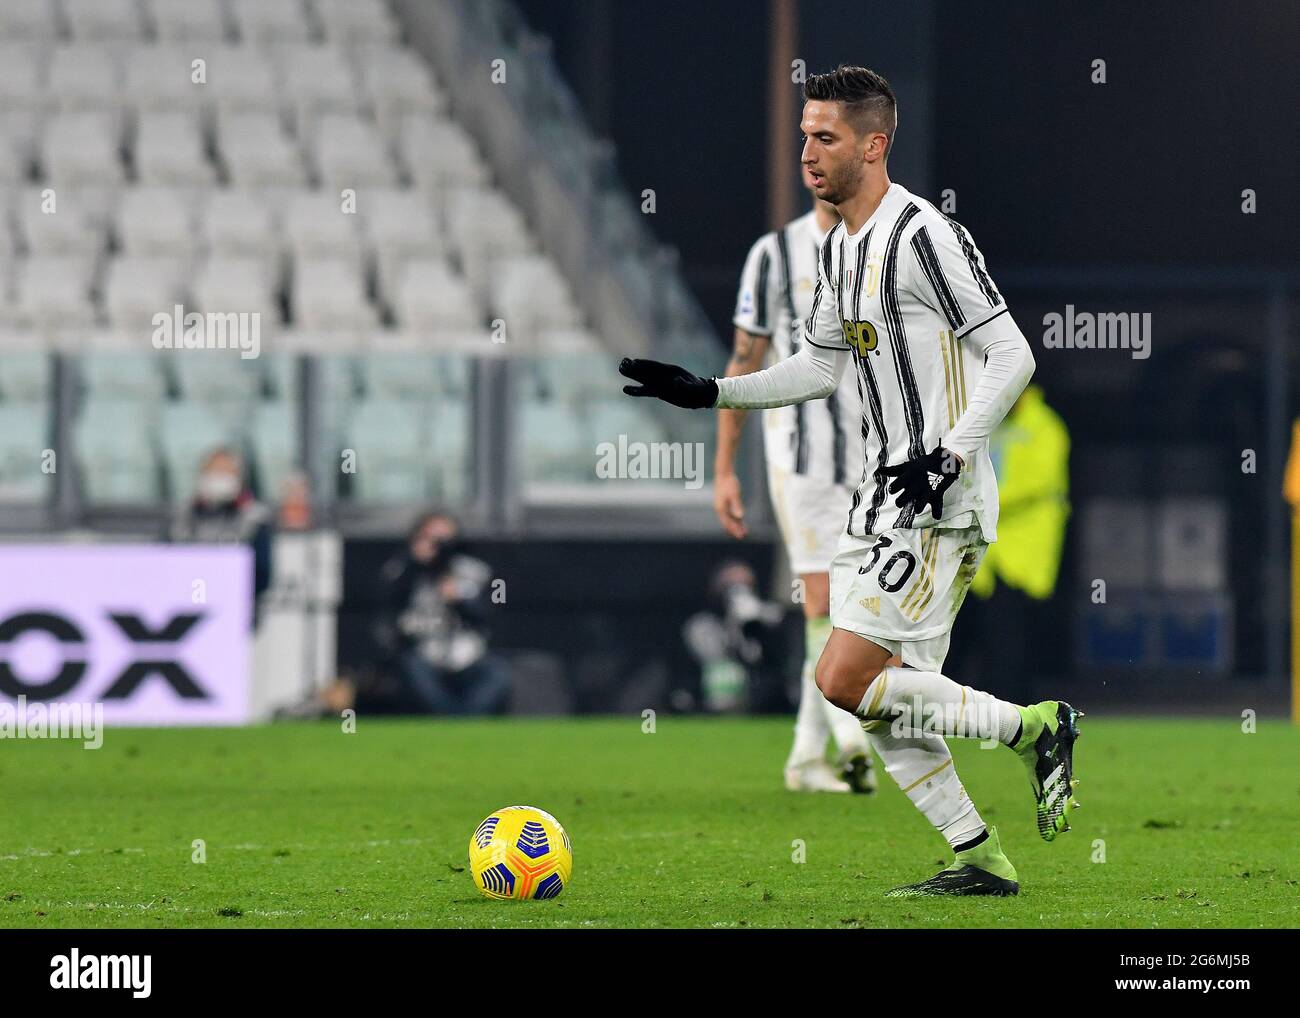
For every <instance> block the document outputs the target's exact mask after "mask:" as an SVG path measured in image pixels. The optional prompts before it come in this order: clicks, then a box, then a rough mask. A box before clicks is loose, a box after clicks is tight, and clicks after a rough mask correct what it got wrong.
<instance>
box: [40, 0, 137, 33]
mask: <svg viewBox="0 0 1300 1018" xmlns="http://www.w3.org/2000/svg"><path fill="white" fill-rule="evenodd" d="M60 3H61V4H62V6H63V14H64V17H66V18H67V20H68V27H69V29H71V31H72V36H73V38H74V39H84V40H86V41H88V42H91V41H93V42H107V41H115V40H121V39H139V38H141V37H142V36H143V34H144V25H143V24H142V23H141V19H140V8H139V6H138V5H137V4H136V2H135V0H60Z"/></svg>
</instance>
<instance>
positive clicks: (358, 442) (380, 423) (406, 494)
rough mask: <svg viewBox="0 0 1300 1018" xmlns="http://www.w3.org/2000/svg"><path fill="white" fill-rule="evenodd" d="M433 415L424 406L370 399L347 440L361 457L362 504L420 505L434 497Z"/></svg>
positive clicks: (358, 484) (356, 483)
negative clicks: (431, 482)
mask: <svg viewBox="0 0 1300 1018" xmlns="http://www.w3.org/2000/svg"><path fill="white" fill-rule="evenodd" d="M427 429H428V414H427V413H426V412H425V407H424V405H423V404H420V403H399V402H397V401H396V400H387V399H386V400H365V401H363V402H361V403H359V404H357V406H356V407H355V409H354V411H353V412H352V414H351V419H350V421H349V422H348V426H347V432H346V435H345V438H344V441H345V443H346V447H347V448H351V449H352V450H353V451H354V452H355V453H356V473H355V475H353V477H352V480H353V492H352V497H353V499H354V500H355V501H357V502H362V503H386V502H419V501H424V500H426V499H428V497H429V449H428V445H427V441H428V430H427Z"/></svg>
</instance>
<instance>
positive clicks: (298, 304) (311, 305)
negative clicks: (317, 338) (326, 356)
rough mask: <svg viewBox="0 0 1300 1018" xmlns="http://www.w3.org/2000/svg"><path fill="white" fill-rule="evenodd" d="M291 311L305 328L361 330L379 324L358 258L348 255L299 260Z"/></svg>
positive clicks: (295, 273) (294, 278) (295, 271)
mask: <svg viewBox="0 0 1300 1018" xmlns="http://www.w3.org/2000/svg"><path fill="white" fill-rule="evenodd" d="M291 313H292V316H293V319H294V321H295V322H296V323H297V324H299V325H300V326H302V327H303V328H305V329H320V330H336V331H337V330H346V331H351V332H360V331H363V330H365V329H369V328H373V327H374V325H375V311H374V308H372V307H371V306H370V304H369V303H367V301H366V291H365V286H364V285H363V282H362V278H361V275H360V273H359V272H358V271H357V265H356V262H355V261H353V260H348V259H340V258H334V259H320V258H312V259H300V260H298V261H296V262H295V263H294V267H293V301H292V308H291Z"/></svg>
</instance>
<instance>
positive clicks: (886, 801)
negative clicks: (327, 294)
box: [0, 714, 1300, 928]
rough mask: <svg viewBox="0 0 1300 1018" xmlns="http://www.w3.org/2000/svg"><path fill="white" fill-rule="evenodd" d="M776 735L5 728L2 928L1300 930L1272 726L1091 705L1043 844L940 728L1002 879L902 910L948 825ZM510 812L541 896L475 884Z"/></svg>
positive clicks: (968, 753) (1008, 796) (1029, 813)
mask: <svg viewBox="0 0 1300 1018" xmlns="http://www.w3.org/2000/svg"><path fill="white" fill-rule="evenodd" d="M790 726H791V722H790V720H787V719H722V720H713V719H698V718H689V719H687V718H678V717H672V716H668V715H661V716H660V718H659V720H658V725H657V729H658V730H657V732H656V733H654V734H643V733H642V731H641V718H640V717H632V718H626V719H624V718H600V719H590V720H588V719H566V720H551V719H547V720H520V719H507V720H493V721H470V722H454V721H441V720H439V721H433V720H407V721H399V720H367V719H366V718H364V717H363V718H361V719H360V722H359V726H358V731H357V733H356V734H344V733H343V732H342V731H341V729H340V725H339V724H337V723H319V724H286V725H277V726H272V727H259V728H249V729H215V730H185V731H166V730H119V731H113V730H110V731H109V732H107V733H106V736H105V742H104V746H103V748H102V749H99V750H96V751H88V750H84V749H82V748H81V745H80V743H71V742H54V741H45V742H37V741H25V742H17V741H9V740H6V741H4V742H0V782H3V789H4V791H3V794H2V795H0V926H6V927H14V926H30V927H74V928H75V927H114V926H127V927H174V926H185V927H189V926H209V927H234V928H239V927H253V926H271V927H311V926H450V927H480V926H482V927H553V926H566V927H584V926H606V927H621V926H673V927H676V926H704V927H710V926H719V927H744V926H750V927H759V926H762V927H800V926H827V927H856V926H881V927H945V926H965V927H986V926H1004V927H1007V926H1011V927H1048V928H1050V927H1067V926H1094V927H1111V926H1119V927H1218V926H1225V927H1235V926H1268V927H1295V926H1297V925H1300V853H1297V851H1296V845H1297V830H1298V828H1300V768H1297V766H1296V763H1297V761H1300V730H1297V729H1294V728H1292V727H1290V726H1287V725H1283V724H1279V723H1265V724H1261V726H1260V729H1259V731H1258V733H1256V734H1249V735H1247V734H1243V733H1242V732H1241V729H1240V722H1239V720H1238V719H1236V718H1227V719H1225V720H1224V721H1222V722H1211V721H1190V720H1134V719H1118V718H1107V717H1099V716H1096V715H1095V714H1091V715H1090V716H1089V717H1088V718H1087V719H1086V720H1085V721H1084V722H1083V737H1082V739H1081V740H1080V743H1079V746H1078V750H1077V753H1076V766H1077V775H1078V776H1079V777H1080V778H1081V779H1082V784H1081V785H1080V787H1079V789H1078V798H1079V799H1080V801H1081V802H1082V803H1083V809H1082V811H1081V812H1080V813H1079V816H1078V819H1077V822H1076V827H1075V830H1073V831H1071V832H1070V833H1068V834H1066V835H1064V836H1063V837H1062V838H1060V839H1059V840H1058V841H1057V842H1055V843H1054V844H1051V845H1048V844H1044V843H1043V842H1041V841H1040V840H1039V839H1038V836H1037V834H1036V833H1035V829H1034V815H1033V803H1032V798H1031V796H1030V793H1029V790H1028V782H1027V780H1026V777H1025V775H1024V773H1023V769H1022V768H1021V765H1020V764H1019V762H1018V761H1017V760H1016V759H1015V758H1014V757H1013V755H1012V754H1011V753H1010V752H1008V751H1007V750H1005V749H1001V748H995V749H991V750H985V749H980V748H979V746H978V745H976V744H974V743H955V744H954V749H955V753H956V757H957V765H958V769H959V771H960V773H961V775H962V778H963V780H964V782H965V784H966V787H967V789H968V790H969V792H970V793H971V795H972V797H973V798H974V799H975V802H976V803H977V805H978V806H979V807H980V810H981V812H982V814H983V815H984V817H985V818H986V819H987V820H988V821H990V822H991V823H993V824H996V825H997V827H998V829H999V832H1000V834H1001V837H1002V844H1003V847H1004V848H1005V850H1006V851H1007V854H1008V855H1009V856H1010V857H1011V859H1012V861H1013V862H1014V863H1015V864H1016V866H1017V868H1018V869H1019V871H1020V881H1021V893H1020V896H1019V897H1018V898H1015V899H996V900H979V899H967V900H920V901H918V900H915V899H912V900H901V901H898V900H891V899H886V898H884V897H882V894H883V892H884V891H886V890H888V889H889V888H890V887H893V886H895V885H897V884H900V883H907V882H911V881H914V880H919V879H922V878H924V877H927V876H929V875H930V874H931V873H932V872H933V871H935V870H936V869H938V868H940V867H941V866H942V865H946V864H947V862H948V860H949V856H948V853H947V848H946V846H945V844H944V843H943V841H942V839H941V838H940V837H939V836H938V835H937V834H936V833H935V832H934V831H933V830H932V829H931V828H930V827H929V825H928V824H927V823H926V821H925V820H924V819H923V818H922V817H921V816H920V815H919V814H918V813H917V812H916V811H915V810H914V809H913V808H912V806H911V804H910V803H909V802H908V801H907V800H906V799H905V798H904V797H903V795H902V794H901V793H900V792H899V791H898V789H897V788H896V787H894V786H893V784H892V783H891V782H890V781H889V779H888V778H886V777H884V776H883V775H882V779H883V787H882V790H881V792H880V793H879V794H877V795H875V796H873V797H870V798H866V797H859V796H849V795H795V794H791V793H788V792H786V791H784V790H783V788H782V786H781V765H782V762H783V761H784V758H785V754H786V751H787V750H788V748H789V736H790ZM512 804H529V805H535V806H540V807H542V808H543V809H546V810H548V811H550V812H551V813H553V814H555V816H556V817H557V818H559V820H560V822H561V823H563V824H564V825H565V826H566V828H567V829H568V832H569V835H570V837H571V839H572V841H573V847H574V857H575V864H574V876H573V881H572V884H571V885H570V886H569V887H568V888H567V889H566V890H565V891H564V893H563V894H562V895H561V896H560V897H559V898H558V899H555V900H553V901H546V902H495V901H489V900H488V899H486V898H484V897H482V896H481V895H479V893H478V892H477V890H476V889H475V888H474V886H473V883H472V881H471V879H470V875H469V873H468V871H467V870H466V868H465V866H466V846H467V844H468V841H469V837H470V834H471V833H472V832H473V830H474V828H475V826H476V825H477V824H478V822H479V821H480V820H481V819H482V818H483V817H484V816H486V815H487V814H488V813H490V812H491V811H493V810H494V809H497V808H499V807H501V806H506V805H512ZM198 839H201V840H202V842H203V848H204V851H205V853H206V861H205V862H203V863H198V862H195V861H192V860H193V858H194V855H195V852H196V849H195V846H194V843H195V841H196V840H198ZM800 844H801V845H802V856H803V858H804V859H805V860H806V861H804V862H802V863H800V862H795V861H793V860H794V858H796V857H797V855H798V854H800V853H798V852H797V849H798V848H799V846H800ZM1102 859H1104V861H1100V860H1102Z"/></svg>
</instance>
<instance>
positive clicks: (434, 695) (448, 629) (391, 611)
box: [375, 512, 510, 714]
mask: <svg viewBox="0 0 1300 1018" xmlns="http://www.w3.org/2000/svg"><path fill="white" fill-rule="evenodd" d="M459 529H460V528H459V525H458V524H457V522H456V520H455V519H454V518H453V517H452V516H451V515H450V514H448V513H445V512H431V513H427V514H425V515H424V516H422V517H421V518H420V519H419V520H418V521H417V522H416V524H415V526H414V527H413V528H412V529H411V533H410V537H409V539H408V542H407V549H406V551H405V552H404V553H403V554H401V555H399V556H397V557H396V558H394V559H393V560H392V561H390V562H389V563H388V564H387V565H385V566H384V568H383V571H382V573H381V575H380V582H381V584H382V587H383V592H382V598H383V602H384V605H385V611H384V614H383V616H382V617H381V618H380V620H379V621H378V623H377V625H376V633H375V635H376V639H377V640H378V641H379V643H380V645H381V646H382V647H385V648H386V649H388V650H389V652H390V654H391V655H392V659H393V661H394V663H395V665H396V668H397V671H398V672H399V674H400V677H401V678H402V680H403V682H404V685H405V687H406V692H407V694H408V698H409V699H410V700H411V701H412V702H413V703H414V704H416V705H418V707H419V708H420V709H422V710H424V711H427V712H429V713H432V714H500V713H502V712H503V711H504V710H505V706H506V700H507V698H508V696H509V692H510V680H509V677H508V676H507V675H506V672H505V668H504V666H503V665H502V663H501V662H500V661H499V660H498V659H497V658H496V657H495V656H494V655H493V654H492V653H490V652H489V650H488V628H487V614H488V608H489V581H490V579H491V570H490V569H489V568H488V566H487V564H486V563H484V562H482V561H481V560H479V559H476V558H472V557H471V556H469V555H466V554H464V553H463V552H462V551H461V550H460V547H461V546H460V541H459V537H458V534H459Z"/></svg>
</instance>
